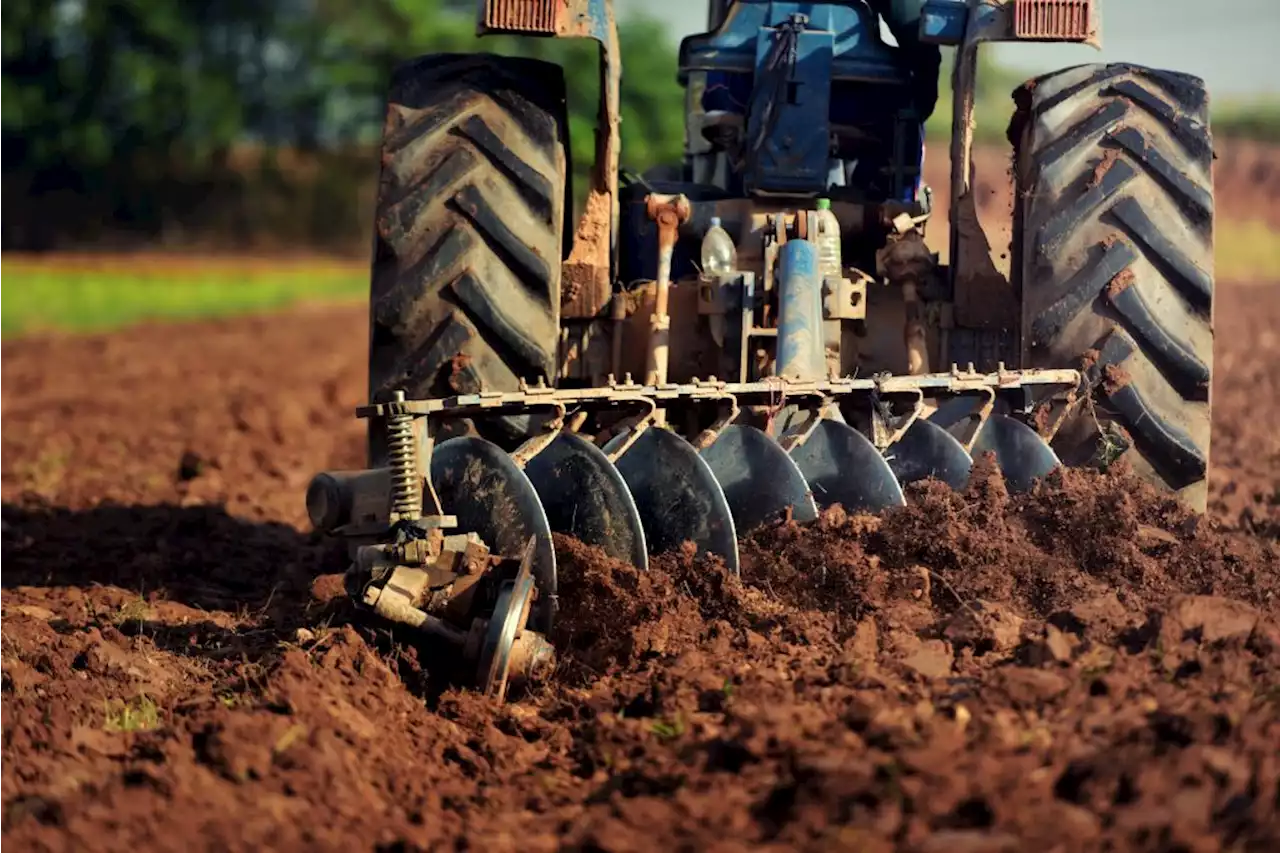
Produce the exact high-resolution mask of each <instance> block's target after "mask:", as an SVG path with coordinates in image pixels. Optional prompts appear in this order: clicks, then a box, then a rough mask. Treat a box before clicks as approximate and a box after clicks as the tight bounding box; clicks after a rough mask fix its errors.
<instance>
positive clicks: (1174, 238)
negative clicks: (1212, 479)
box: [1009, 64, 1214, 511]
mask: <svg viewBox="0 0 1280 853" xmlns="http://www.w3.org/2000/svg"><path fill="white" fill-rule="evenodd" d="M1014 98H1015V101H1016V103H1017V107H1018V108H1017V112H1016V113H1015V116H1014V120H1013V123H1012V125H1011V126H1010V129H1009V136H1010V141H1011V142H1013V144H1014V145H1015V146H1016V150H1017V153H1016V154H1015V167H1014V176H1015V184H1016V187H1015V189H1016V196H1015V198H1016V201H1015V207H1014V239H1013V268H1014V270H1015V275H1020V278H1019V287H1020V292H1021V295H1022V326H1021V328H1022V335H1021V338H1022V353H1023V358H1024V363H1025V364H1028V365H1029V366H1031V367H1077V366H1081V365H1083V366H1085V367H1087V368H1088V369H1087V370H1086V376H1087V377H1088V381H1089V384H1090V385H1091V387H1092V391H1093V393H1092V395H1091V397H1090V400H1089V403H1088V405H1086V406H1084V407H1082V409H1081V410H1080V412H1079V414H1078V415H1077V416H1075V417H1074V418H1072V420H1071V421H1069V422H1068V423H1067V424H1066V425H1065V426H1064V427H1063V429H1062V430H1061V431H1060V433H1059V435H1058V437H1057V438H1056V439H1055V442H1054V446H1055V449H1056V450H1057V451H1058V454H1059V457H1060V458H1061V459H1062V461H1063V462H1064V463H1065V464H1068V465H1084V464H1090V463H1093V464H1097V465H1100V466H1102V467H1109V466H1110V465H1112V464H1114V463H1115V462H1116V461H1117V460H1120V459H1123V460H1125V461H1127V462H1128V464H1129V466H1130V467H1131V469H1132V470H1133V471H1134V472H1135V473H1137V474H1139V475H1140V476H1142V477H1144V478H1146V479H1148V480H1151V481H1152V482H1154V483H1156V484H1158V485H1161V486H1163V487H1165V488H1167V489H1169V490H1171V491H1174V492H1176V493H1177V495H1178V497H1179V498H1180V499H1181V500H1182V501H1183V502H1184V503H1186V504H1187V505H1189V506H1191V507H1192V508H1194V509H1196V510H1199V511H1203V510H1204V508H1205V502H1206V499H1207V483H1206V474H1207V469H1208V463H1209V424H1210V414H1209V412H1210V409H1209V406H1210V400H1209V396H1210V376H1211V371H1212V368H1213V290H1214V281H1213V209H1214V204H1213V180H1212V171H1211V166H1212V160H1213V147H1212V139H1211V136H1210V130H1209V110H1208V97H1207V95H1206V92H1205V87H1204V83H1203V81H1201V80H1199V79H1198V78H1195V77H1191V76H1189V75H1186V74H1180V73H1175V72H1169V71H1156V70H1152V69H1149V68H1142V67H1140V66H1136V65H1126V64H1114V65H1086V66H1080V67H1076V68H1070V69H1067V70H1064V71H1060V72H1056V73H1053V74H1049V75H1046V76H1043V77H1040V78H1038V79H1036V80H1033V81H1030V82H1029V83H1027V84H1025V85H1024V86H1023V87H1021V88H1020V89H1019V90H1018V91H1017V92H1015V93H1014Z"/></svg>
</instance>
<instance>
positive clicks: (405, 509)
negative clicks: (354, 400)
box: [387, 414, 422, 521]
mask: <svg viewBox="0 0 1280 853" xmlns="http://www.w3.org/2000/svg"><path fill="white" fill-rule="evenodd" d="M416 447H417V444H416V442H415V440H414V435H413V416H412V415H406V414H394V415H387V460H388V466H389V467H390V468H391V512H392V513H393V515H395V516H397V517H399V518H402V519H408V520H411V521H416V520H417V519H419V518H421V517H422V492H421V490H420V488H419V484H418V458H417V452H416Z"/></svg>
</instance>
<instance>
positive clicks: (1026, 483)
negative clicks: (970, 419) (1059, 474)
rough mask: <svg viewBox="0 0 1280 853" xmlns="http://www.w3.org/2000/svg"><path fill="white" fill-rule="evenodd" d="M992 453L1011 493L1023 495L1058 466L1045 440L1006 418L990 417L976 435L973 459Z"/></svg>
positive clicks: (1030, 429) (1026, 427)
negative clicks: (1021, 493)
mask: <svg viewBox="0 0 1280 853" xmlns="http://www.w3.org/2000/svg"><path fill="white" fill-rule="evenodd" d="M987 452H993V453H995V455H996V464H998V465H999V466H1000V472H1001V473H1002V474H1003V475H1004V479H1005V482H1006V483H1007V484H1008V485H1009V488H1010V489H1011V490H1013V491H1015V492H1025V491H1027V490H1029V489H1030V488H1031V486H1032V484H1033V483H1034V482H1035V481H1036V480H1038V479H1040V478H1041V477H1044V476H1047V475H1048V474H1049V472H1050V471H1052V470H1053V469H1055V468H1057V467H1058V466H1059V465H1061V464H1062V463H1061V462H1059V461H1058V457H1057V455H1056V454H1054V452H1053V450H1051V449H1050V448H1049V445H1048V444H1047V443H1045V440H1044V439H1043V438H1041V437H1040V435H1039V433H1037V432H1036V431H1035V430H1033V429H1032V428H1031V427H1029V426H1027V425H1026V424H1024V423H1022V422H1021V421H1017V420H1014V419H1013V418H1011V417H1009V416H1008V415H992V416H991V417H990V418H989V419H988V420H987V422H986V423H985V424H983V425H982V429H981V430H979V432H978V437H977V440H976V441H975V442H974V443H973V456H974V457H975V458H976V457H978V456H981V455H982V454H984V453H987Z"/></svg>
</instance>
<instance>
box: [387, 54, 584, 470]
mask: <svg viewBox="0 0 1280 853" xmlns="http://www.w3.org/2000/svg"><path fill="white" fill-rule="evenodd" d="M381 162H382V174H381V181H380V183H379V187H378V201H377V213H376V216H377V220H376V228H375V232H376V233H375V240H374V256H373V274H372V283H371V292H370V312H369V313H370V317H369V319H370V340H369V392H370V395H371V398H372V399H375V400H377V399H380V398H382V397H384V396H385V395H386V394H387V393H388V392H390V391H393V390H395V389H403V390H404V391H405V392H406V394H407V395H408V396H409V397H410V398H413V397H415V396H417V397H445V396H453V395H456V394H469V393H475V392H478V391H493V390H503V391H514V390H516V389H517V387H518V386H519V382H520V380H522V379H524V380H527V381H529V382H530V383H532V382H534V381H535V380H537V379H539V378H546V379H548V380H550V379H551V377H552V376H554V372H555V362H556V347H557V343H558V340H559V328H560V264H561V261H562V259H563V257H564V250H565V228H564V220H565V210H566V197H567V195H568V193H569V179H568V175H569V135H568V114H567V111H566V106H565V84H564V74H563V72H562V70H561V69H560V67H559V66H558V65H555V64H552V63H548V62H542V61H538V60H531V59H522V58H511V57H502V56H492V55H485V54H465V55H453V54H445V55H436V56H427V57H423V58H420V59H417V60H415V61H413V62H409V63H406V64H404V65H402V66H400V67H399V68H397V70H396V71H395V74H394V75H393V77H392V81H391V87H390V94H389V97H388V102H387V117H386V123H385V126H384V128H383V137H382V160H381ZM474 427H475V429H476V430H477V431H478V432H479V433H480V434H481V435H484V436H485V437H487V438H490V439H492V440H495V441H499V442H500V443H502V444H504V445H506V446H510V445H511V444H512V443H514V442H515V441H518V440H519V438H520V437H521V436H522V435H523V434H524V433H525V432H526V431H527V429H528V418H527V417H523V418H503V419H487V420H485V421H483V422H477V423H476V424H475V425H474ZM369 453H370V459H371V463H372V464H374V465H378V464H381V463H382V462H383V460H384V457H385V451H384V447H383V440H382V430H381V427H380V425H379V424H376V423H371V427H370V435H369Z"/></svg>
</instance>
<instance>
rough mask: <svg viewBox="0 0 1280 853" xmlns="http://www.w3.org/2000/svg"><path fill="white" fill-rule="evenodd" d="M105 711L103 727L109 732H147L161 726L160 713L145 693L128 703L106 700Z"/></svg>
mask: <svg viewBox="0 0 1280 853" xmlns="http://www.w3.org/2000/svg"><path fill="white" fill-rule="evenodd" d="M103 711H104V718H105V719H104V720H103V724H102V726H103V728H105V729H106V730H107V731H109V732H145V731H150V730H151V729H154V728H156V727H157V726H159V725H160V711H159V709H158V708H156V703H155V702H153V701H151V698H150V697H149V696H147V695H146V694H145V693H144V694H141V695H139V696H138V697H137V698H136V699H131V700H129V701H128V702H123V701H121V700H119V699H108V700H105V701H104V702H103Z"/></svg>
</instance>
